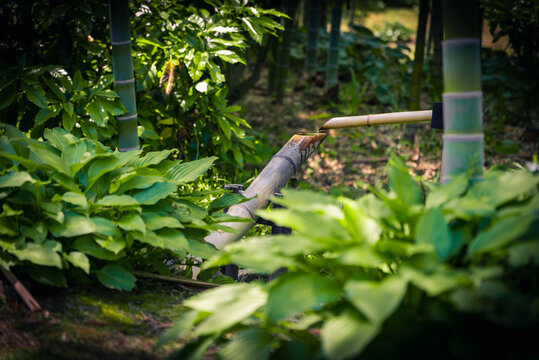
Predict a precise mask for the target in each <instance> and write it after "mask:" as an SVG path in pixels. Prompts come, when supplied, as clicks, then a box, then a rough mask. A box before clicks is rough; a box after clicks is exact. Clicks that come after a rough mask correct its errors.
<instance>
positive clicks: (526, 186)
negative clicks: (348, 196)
mask: <svg viewBox="0 0 539 360" xmlns="http://www.w3.org/2000/svg"><path fill="white" fill-rule="evenodd" d="M538 183H539V176H538V175H537V174H533V173H531V172H530V171H528V170H519V171H507V172H503V173H502V172H498V171H490V172H488V173H486V174H485V179H484V181H480V182H477V183H476V184H474V186H472V188H471V190H470V194H471V195H472V196H473V197H475V198H477V199H478V200H480V201H482V202H487V203H490V204H492V205H495V206H499V205H501V204H504V203H506V202H508V201H510V200H512V199H515V198H517V197H518V196H519V195H521V194H525V193H528V192H530V191H531V190H533V189H535V188H536V187H537V184H538Z"/></svg>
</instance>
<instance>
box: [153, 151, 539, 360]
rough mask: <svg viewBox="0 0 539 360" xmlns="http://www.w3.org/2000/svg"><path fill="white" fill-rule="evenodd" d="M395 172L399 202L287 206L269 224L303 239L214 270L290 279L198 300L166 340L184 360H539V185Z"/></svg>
mask: <svg viewBox="0 0 539 360" xmlns="http://www.w3.org/2000/svg"><path fill="white" fill-rule="evenodd" d="M388 171H389V189H388V190H384V189H374V188H372V187H369V188H370V190H371V191H372V193H370V194H367V195H364V196H363V197H361V198H359V199H357V200H353V199H349V198H344V197H341V198H333V197H330V196H327V195H322V194H317V193H312V192H300V191H291V190H289V191H285V192H284V193H283V194H284V197H283V198H275V199H274V201H276V202H278V203H279V204H281V205H284V206H285V207H286V209H273V210H266V211H261V212H260V213H259V215H261V216H263V217H264V218H266V219H270V220H272V221H274V222H276V223H277V224H279V225H283V226H289V227H291V228H293V229H294V230H295V233H294V234H293V235H291V236H277V237H272V238H271V239H268V238H251V239H248V240H247V241H246V242H245V243H233V244H230V245H228V246H227V247H226V248H225V252H224V253H222V254H219V255H217V256H216V257H214V258H213V259H212V260H210V261H209V262H207V263H206V264H205V267H207V268H211V267H213V266H217V265H222V264H227V263H236V264H238V265H240V266H243V267H246V268H249V269H252V270H254V271H257V272H261V273H267V274H271V273H272V272H274V271H275V270H277V269H279V268H281V267H286V268H287V269H288V272H287V273H286V274H284V275H281V276H280V277H278V278H277V279H276V280H274V281H272V282H270V283H269V284H259V283H251V284H234V285H227V286H222V287H220V288H218V289H214V290H210V291H207V292H205V293H203V294H200V295H197V296H195V297H193V298H191V299H189V300H187V301H186V302H185V303H184V304H185V305H186V306H187V307H188V308H189V309H190V311H188V312H186V313H185V314H184V315H183V316H182V317H181V318H180V319H179V320H178V321H177V323H176V325H175V326H174V327H173V328H172V329H170V330H169V331H167V332H166V334H165V335H164V337H163V338H162V341H163V342H167V341H170V340H171V339H175V338H181V339H183V341H185V345H184V346H183V347H182V349H181V350H180V351H179V352H178V353H177V354H176V355H177V358H186V357H187V356H192V355H195V356H196V354H198V355H201V354H203V353H205V351H206V350H207V349H208V348H209V347H210V346H212V345H214V344H219V356H220V357H221V358H224V359H238V358H245V359H248V358H275V359H280V358H294V359H313V358H330V359H344V358H351V357H355V356H357V355H358V354H361V355H362V356H364V357H367V358H384V357H390V356H391V357H393V356H399V354H402V351H406V352H404V353H406V354H412V353H413V354H420V355H423V356H438V355H440V354H443V356H444V357H447V358H462V357H470V358H475V357H477V356H485V355H486V354H494V355H496V357H504V356H516V357H519V356H521V355H524V354H527V355H529V354H530V353H528V352H529V351H532V350H533V351H535V353H537V350H536V349H534V348H533V341H532V342H530V338H529V337H526V336H525V334H526V333H530V334H531V333H533V332H534V331H536V330H537V328H538V324H539V312H538V308H537V305H538V299H539V297H538V296H539V283H538V282H537V276H536V275H537V270H538V266H539V238H538V237H537V234H538V233H539V231H538V230H539V212H538V209H539V202H538V201H539V193H538V192H537V187H538V184H539V175H538V174H537V173H535V174H534V173H531V172H529V171H528V170H525V169H516V170H511V171H500V170H498V169H491V170H490V171H488V172H487V173H486V174H485V179H484V181H482V182H477V183H469V181H468V179H467V177H466V175H465V174H463V175H461V176H459V177H457V178H455V179H453V180H452V181H451V182H449V183H448V184H446V185H444V186H439V185H436V184H432V183H423V184H420V183H417V182H416V181H415V180H414V179H413V178H412V176H411V175H409V172H408V169H407V167H406V166H405V165H404V163H403V162H402V161H401V160H400V159H399V158H398V157H396V156H393V157H391V159H390V161H389V170H388ZM230 333H232V336H231V335H230ZM493 339H494V340H493Z"/></svg>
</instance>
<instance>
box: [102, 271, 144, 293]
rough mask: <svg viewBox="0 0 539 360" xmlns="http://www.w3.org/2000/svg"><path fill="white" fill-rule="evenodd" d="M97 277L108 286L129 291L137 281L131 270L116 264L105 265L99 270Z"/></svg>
mask: <svg viewBox="0 0 539 360" xmlns="http://www.w3.org/2000/svg"><path fill="white" fill-rule="evenodd" d="M97 278H98V279H99V281H100V282H101V283H102V284H103V285H105V286H107V287H110V288H113V289H118V290H127V291H131V290H132V289H133V288H134V287H135V282H136V281H137V279H136V278H135V277H134V276H133V274H132V273H131V272H129V271H128V270H126V269H125V268H124V267H123V266H120V265H116V264H112V265H106V266H104V267H103V268H102V269H101V270H99V271H98V272H97Z"/></svg>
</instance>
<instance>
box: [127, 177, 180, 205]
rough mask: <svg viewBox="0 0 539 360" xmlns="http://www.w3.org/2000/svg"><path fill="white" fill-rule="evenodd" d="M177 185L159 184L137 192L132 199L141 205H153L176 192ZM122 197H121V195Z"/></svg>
mask: <svg viewBox="0 0 539 360" xmlns="http://www.w3.org/2000/svg"><path fill="white" fill-rule="evenodd" d="M177 187H178V185H176V184H174V183H171V182H160V183H156V184H154V185H152V186H151V187H150V188H148V189H145V190H142V191H139V192H137V193H136V194H135V195H133V197H134V198H135V200H136V201H137V202H139V203H140V204H143V205H154V204H156V203H157V202H158V201H159V200H161V199H164V198H166V197H167V196H169V195H171V194H173V193H174V192H176V189H177ZM122 196H123V195H122Z"/></svg>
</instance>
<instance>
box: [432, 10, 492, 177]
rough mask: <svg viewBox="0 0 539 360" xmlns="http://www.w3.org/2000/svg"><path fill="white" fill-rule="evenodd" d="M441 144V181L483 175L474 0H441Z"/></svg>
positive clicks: (478, 55)
mask: <svg viewBox="0 0 539 360" xmlns="http://www.w3.org/2000/svg"><path fill="white" fill-rule="evenodd" d="M443 8H444V20H443V21H444V34H445V40H444V42H443V44H442V47H443V73H444V94H443V100H444V101H443V103H444V147H443V153H442V175H441V182H442V183H446V182H448V181H449V180H451V178H453V177H454V176H455V175H457V174H460V173H463V172H465V173H467V174H468V176H469V177H470V179H471V180H472V181H474V180H480V179H481V178H482V176H483V121H482V113H483V109H482V99H483V94H482V92H481V57H480V47H481V41H480V39H479V38H478V31H477V30H478V25H477V21H478V19H479V16H478V11H479V3H478V0H444V3H443Z"/></svg>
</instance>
